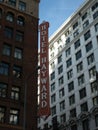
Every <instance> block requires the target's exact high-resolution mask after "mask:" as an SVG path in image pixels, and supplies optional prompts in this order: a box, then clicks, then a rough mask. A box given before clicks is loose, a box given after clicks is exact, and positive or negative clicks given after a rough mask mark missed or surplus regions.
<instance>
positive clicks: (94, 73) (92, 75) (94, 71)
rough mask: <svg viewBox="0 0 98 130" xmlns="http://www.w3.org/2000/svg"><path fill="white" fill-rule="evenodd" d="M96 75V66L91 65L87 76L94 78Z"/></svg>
mask: <svg viewBox="0 0 98 130" xmlns="http://www.w3.org/2000/svg"><path fill="white" fill-rule="evenodd" d="M95 76H96V67H95V66H94V67H92V68H91V69H90V70H89V77H90V79H91V78H92V79H93V78H94V77H95Z"/></svg>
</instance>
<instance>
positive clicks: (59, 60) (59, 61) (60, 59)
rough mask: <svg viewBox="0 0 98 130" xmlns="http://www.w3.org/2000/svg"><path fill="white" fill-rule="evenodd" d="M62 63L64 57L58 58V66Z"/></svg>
mask: <svg viewBox="0 0 98 130" xmlns="http://www.w3.org/2000/svg"><path fill="white" fill-rule="evenodd" d="M61 62H62V55H60V56H59V57H58V64H59V63H61Z"/></svg>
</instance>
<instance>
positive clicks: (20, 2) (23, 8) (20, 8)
mask: <svg viewBox="0 0 98 130" xmlns="http://www.w3.org/2000/svg"><path fill="white" fill-rule="evenodd" d="M19 10H21V11H26V3H25V2H23V1H19Z"/></svg>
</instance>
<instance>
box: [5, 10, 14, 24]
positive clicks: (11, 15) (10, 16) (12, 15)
mask: <svg viewBox="0 0 98 130" xmlns="http://www.w3.org/2000/svg"><path fill="white" fill-rule="evenodd" d="M6 20H7V21H10V22H13V21H14V14H13V13H11V12H8V13H7V16H6Z"/></svg>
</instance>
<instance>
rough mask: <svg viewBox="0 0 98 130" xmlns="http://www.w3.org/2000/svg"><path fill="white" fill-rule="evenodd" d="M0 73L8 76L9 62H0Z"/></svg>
mask: <svg viewBox="0 0 98 130" xmlns="http://www.w3.org/2000/svg"><path fill="white" fill-rule="evenodd" d="M0 74H3V75H6V76H8V74H9V64H7V63H4V62H1V63H0Z"/></svg>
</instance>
